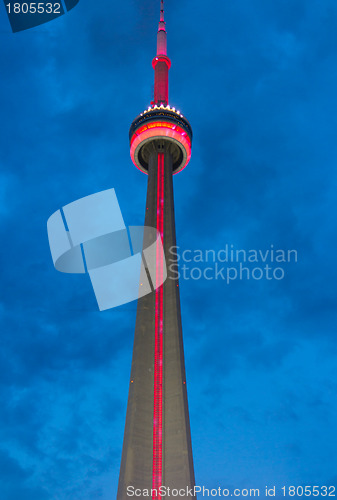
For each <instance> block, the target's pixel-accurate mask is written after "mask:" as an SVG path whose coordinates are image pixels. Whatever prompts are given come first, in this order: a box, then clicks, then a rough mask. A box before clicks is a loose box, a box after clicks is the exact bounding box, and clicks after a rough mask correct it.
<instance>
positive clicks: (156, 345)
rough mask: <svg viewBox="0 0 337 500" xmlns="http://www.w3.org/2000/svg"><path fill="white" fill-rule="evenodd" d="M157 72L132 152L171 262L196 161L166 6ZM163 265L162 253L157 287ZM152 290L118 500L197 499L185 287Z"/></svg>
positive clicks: (141, 331) (140, 333)
mask: <svg viewBox="0 0 337 500" xmlns="http://www.w3.org/2000/svg"><path fill="white" fill-rule="evenodd" d="M152 66H153V68H154V99H153V102H151V105H150V106H149V107H148V108H147V109H146V110H145V111H144V112H143V113H141V114H140V115H139V116H137V118H136V119H135V120H134V121H133V122H132V124H131V127H130V153H131V158H132V161H133V163H134V164H135V166H136V167H137V168H139V170H141V171H142V172H144V173H145V174H147V175H148V187H147V199H146V211H145V226H152V227H155V228H156V229H157V231H158V232H159V234H160V235H161V239H162V242H163V247H164V252H165V255H166V256H170V264H172V258H173V257H172V255H171V254H170V248H171V247H172V246H175V245H176V235H175V220H174V202H173V179H172V177H173V175H174V174H176V173H178V172H180V171H181V170H182V169H183V168H185V167H186V165H187V164H188V162H189V160H190V157H191V141H192V129H191V126H190V124H189V122H188V121H187V120H186V119H185V118H184V117H183V116H182V114H181V113H180V112H179V111H177V110H176V109H175V108H172V107H170V105H169V98H168V74H169V69H170V66H171V61H170V59H169V57H168V56H167V33H166V28H165V21H164V2H163V0H161V10H160V21H159V28H158V33H157V54H156V56H155V57H154V59H153V61H152ZM173 264H175V262H173ZM164 266H165V262H164V258H163V257H162V254H161V253H160V252H159V251H158V252H157V259H156V280H157V283H158V284H160V283H162V281H163V280H162V277H163V273H164ZM154 288H156V289H155V290H154V291H153V292H152V293H150V294H149V295H146V296H144V297H142V298H141V299H139V301H138V307H137V319H136V328H135V338H134V349H133V358H132V367H131V378H130V387H129V398H128V405H127V413H126V423H125V432H124V443H123V452H122V460H121V468H120V476H119V485H118V493H117V500H126V499H129V498H130V496H132V494H134V495H135V493H134V492H135V491H136V490H137V493H138V495H137V496H138V497H140V498H149V496H150V498H152V499H153V500H157V499H161V498H166V497H168V496H169V495H168V494H167V491H168V488H170V489H171V490H172V489H177V490H184V492H182V493H181V494H180V496H179V495H176V498H184V499H185V500H186V499H195V496H194V493H192V491H193V487H194V484H195V482H194V469H193V458H192V446H191V433H190V421H189V413H188V403H187V390H186V376H185V362H184V349H183V338H182V328H181V313H180V298H179V283H178V280H177V279H176V277H175V275H174V273H173V272H171V271H170V269H168V270H167V280H166V281H165V282H164V284H163V285H161V286H159V285H158V286H156V287H154ZM139 492H140V494H139ZM149 492H150V494H149ZM135 496H136V495H135Z"/></svg>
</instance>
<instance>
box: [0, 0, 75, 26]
mask: <svg viewBox="0 0 337 500" xmlns="http://www.w3.org/2000/svg"><path fill="white" fill-rule="evenodd" d="M3 2H4V5H5V8H6V12H7V16H8V19H9V22H10V25H11V28H12V31H13V33H17V32H18V31H24V30H28V29H30V28H35V27H36V26H39V25H40V24H45V23H48V22H49V21H52V20H53V19H56V18H57V17H60V16H63V14H65V13H66V12H67V11H69V10H71V9H73V8H74V7H75V6H76V5H77V4H78V2H79V0H47V1H42V2H41V1H37V2H31V1H29V0H28V1H26V0H3Z"/></svg>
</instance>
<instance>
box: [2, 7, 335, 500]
mask: <svg viewBox="0 0 337 500" xmlns="http://www.w3.org/2000/svg"><path fill="white" fill-rule="evenodd" d="M166 4H167V5H166V21H167V31H168V37H169V38H168V40H169V45H168V47H169V55H170V57H171V59H172V68H171V70H170V103H171V105H172V106H175V107H176V108H178V109H180V110H181V111H182V113H183V114H184V115H185V116H186V117H187V118H188V119H189V121H190V122H191V124H192V127H193V132H194V141H193V152H192V159H191V162H190V164H189V165H188V167H187V168H186V169H185V170H184V171H183V172H182V173H180V174H178V175H177V176H175V179H174V188H175V208H176V223H177V239H178V244H179V246H180V247H181V248H182V249H192V250H195V249H201V250H206V249H215V250H220V249H222V248H224V247H225V245H226V244H228V245H234V247H235V248H243V249H247V250H248V249H261V250H262V251H265V250H267V249H269V248H270V246H271V245H274V247H275V248H281V249H285V250H288V249H296V250H297V252H298V262H297V263H294V262H292V263H289V264H288V263H287V264H285V265H284V269H285V277H284V279H282V280H270V281H268V280H265V279H263V280H260V281H257V280H235V281H233V282H232V283H230V284H226V283H225V282H224V281H221V280H210V281H207V280H205V279H201V280H182V281H181V285H180V290H181V302H182V318H183V331H184V342H185V358H186V369H187V382H188V394H189V405H190V420H191V429H192V440H193V452H194V460H195V473H196V481H197V484H200V485H205V486H207V487H209V488H215V487H219V486H221V487H233V488H234V487H235V488H250V487H256V488H257V487H261V488H264V486H265V485H270V486H273V485H277V486H279V487H280V486H283V485H286V486H290V485H299V484H301V485H306V484H309V485H310V484H311V485H313V484H315V485H328V486H329V485H335V486H336V485H337V474H336V470H337V463H336V462H337V459H336V452H335V443H336V439H337V426H336V416H337V398H336V394H337V375H336V373H337V371H336V365H337V347H336V310H337V308H336V305H337V304H336V302H337V300H336V281H337V270H336V265H335V255H336V249H337V233H336V213H337V206H336V187H337V173H336V172H337V170H336V163H337V143H336V121H337V119H336V116H337V109H336V108H337V106H336V105H337V95H336V80H337V55H336V43H337V31H336V21H337V5H336V2H335V0H320V1H318V0H311V1H310V2H308V1H307V0H292V1H291V2H290V1H284V0H273V1H272V2H266V1H262V0H256V1H255V2H248V1H247V0H242V1H241V2H233V1H227V0H226V1H223V2H219V1H218V2H214V1H211V2H200V1H195V0H194V1H192V0H188V1H186V2H178V1H177V0H167V1H166ZM158 10H159V2H157V1H155V0H146V1H143V2H141V1H138V2H135V1H131V0H124V1H123V2H115V1H107V0H102V2H100V4H99V6H98V5H97V2H89V1H88V0H81V1H80V2H79V4H78V5H77V7H76V8H74V9H73V10H72V11H71V12H70V13H68V14H67V15H65V16H63V17H61V18H59V19H57V20H55V21H53V22H51V23H49V24H46V25H42V26H40V27H37V28H34V29H32V30H28V31H25V32H21V33H17V34H12V33H11V30H10V26H9V22H8V19H7V17H6V12H5V8H4V7H2V8H1V9H0V37H1V42H2V43H1V47H2V48H1V51H0V68H1V80H0V88H1V96H2V103H1V117H2V120H1V123H2V127H1V134H0V150H1V156H0V219H1V241H2V245H1V285H2V286H1V301H0V314H1V337H0V339H1V340H0V342H1V347H0V362H1V371H0V397H1V412H0V442H1V445H0V492H1V495H0V496H1V499H4V500H21V499H25V500H68V499H72V500H76V499H81V500H89V499H90V500H91V499H100V500H108V499H111V498H115V496H116V490H117V481H118V474H119V463H120V456H121V449H122V441H123V432H124V419H125V412H126V402H127V391H128V383H129V372H130V365H131V355H132V342H133V332H134V324H135V313H136V304H135V303H131V304H128V305H125V306H122V307H119V308H116V309H112V310H109V311H105V312H99V311H98V307H97V304H96V303H95V298H94V294H93V291H92V288H91V285H90V281H89V278H88V277H85V276H83V275H64V274H61V273H58V272H56V271H55V269H54V268H53V265H52V260H51V256H50V251H49V245H48V239H47V233H46V222H47V219H48V217H49V216H50V215H51V214H52V213H53V212H54V211H55V210H57V209H59V208H60V207H61V206H64V205H65V204H67V203H70V202H71V201H74V200H76V199H79V198H81V197H83V196H87V195H89V194H92V193H95V192H98V191H101V190H103V189H108V188H111V187H113V188H115V189H116V192H117V196H118V199H119V202H120V206H121V209H122V212H123V216H124V219H125V222H126V224H127V225H142V224H143V218H144V209H145V196H146V176H144V175H143V174H141V173H140V172H139V171H138V170H137V169H136V168H135V167H134V166H133V164H132V162H131V160H130V156H129V144H128V129H129V125H130V123H131V121H132V120H133V118H134V117H135V116H136V115H137V114H138V113H140V112H141V111H143V109H145V107H147V105H148V104H149V102H150V100H151V98H152V95H151V94H152V85H153V70H152V67H151V60H152V57H153V56H154V54H155V35H156V29H157V21H158Z"/></svg>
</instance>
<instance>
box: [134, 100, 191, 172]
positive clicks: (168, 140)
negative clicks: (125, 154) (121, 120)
mask: <svg viewBox="0 0 337 500" xmlns="http://www.w3.org/2000/svg"><path fill="white" fill-rule="evenodd" d="M129 138H130V154H131V159H132V161H133V163H134V164H135V165H136V167H137V168H138V169H139V170H141V171H142V172H144V173H146V174H147V173H148V168H149V159H150V155H151V152H153V150H154V149H155V150H156V151H158V150H160V148H161V144H162V147H164V146H165V149H166V150H168V151H169V152H170V154H171V155H172V173H173V174H177V173H178V172H180V171H181V170H183V169H184V168H185V167H186V165H187V164H188V162H189V161H190V158H191V147H192V128H191V125H190V124H189V122H188V121H187V120H186V118H184V117H183V115H182V114H181V113H180V112H179V111H176V110H175V108H171V107H170V106H164V105H161V106H154V107H152V108H148V109H147V110H146V111H144V112H143V113H141V114H140V115H139V116H137V118H136V119H135V120H134V121H133V122H132V124H131V127H130V132H129Z"/></svg>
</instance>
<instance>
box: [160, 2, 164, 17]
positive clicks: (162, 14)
mask: <svg viewBox="0 0 337 500" xmlns="http://www.w3.org/2000/svg"><path fill="white" fill-rule="evenodd" d="M160 21H162V22H164V0H160Z"/></svg>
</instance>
